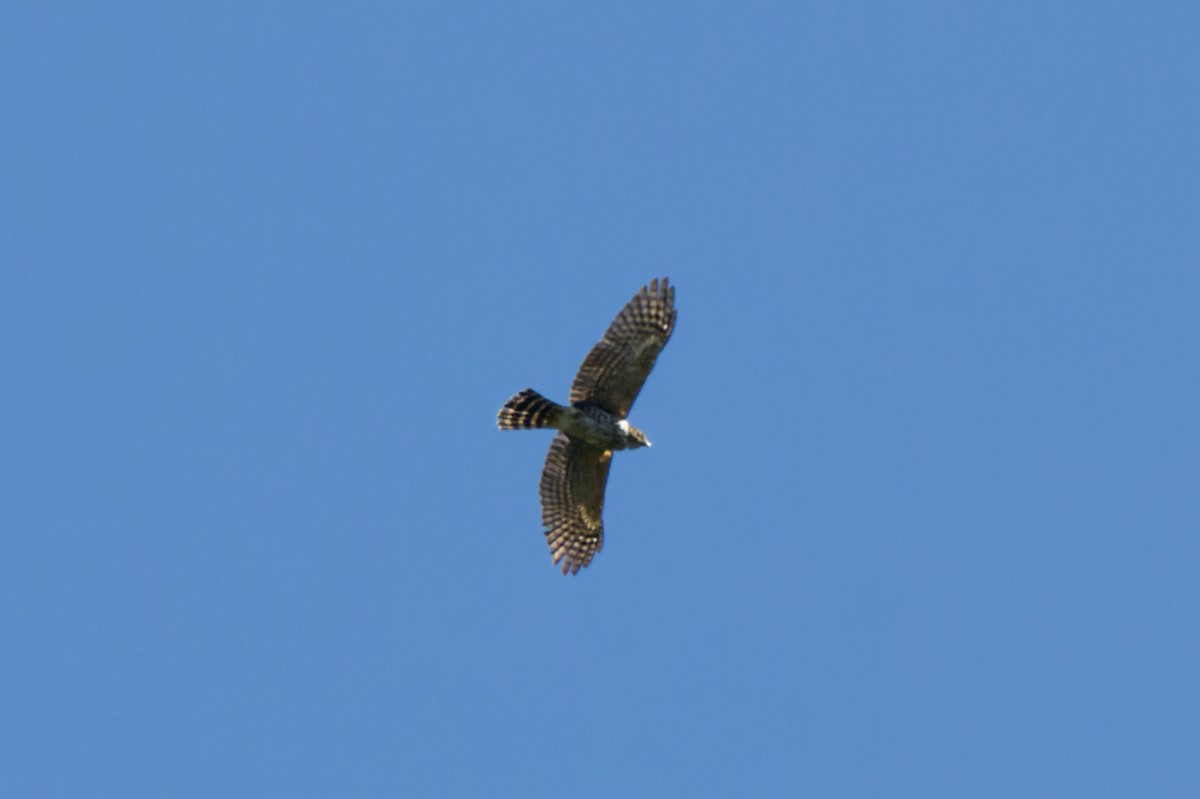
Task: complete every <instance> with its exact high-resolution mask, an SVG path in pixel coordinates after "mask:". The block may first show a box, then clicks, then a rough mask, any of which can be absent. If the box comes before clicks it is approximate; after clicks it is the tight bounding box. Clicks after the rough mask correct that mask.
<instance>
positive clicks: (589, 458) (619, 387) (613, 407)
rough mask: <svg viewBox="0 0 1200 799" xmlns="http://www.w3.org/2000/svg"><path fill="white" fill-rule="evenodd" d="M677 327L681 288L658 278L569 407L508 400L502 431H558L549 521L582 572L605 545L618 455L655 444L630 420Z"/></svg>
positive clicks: (529, 392) (587, 369)
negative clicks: (607, 500) (607, 488)
mask: <svg viewBox="0 0 1200 799" xmlns="http://www.w3.org/2000/svg"><path fill="white" fill-rule="evenodd" d="M674 329H675V287H674V286H670V285H668V284H667V279H666V278H665V277H664V278H663V279H662V280H658V279H657V278H655V279H654V280H651V281H650V283H649V285H646V286H642V289H641V291H639V292H638V293H637V294H635V295H633V299H632V300H630V301H629V303H628V304H627V305H626V306H625V307H624V308H622V309H621V312H620V313H619V314H617V318H616V319H614V320H613V323H612V324H611V325H609V327H608V331H607V332H606V333H605V334H604V338H602V339H601V340H600V343H599V344H597V345H596V346H594V347H592V351H591V352H589V353H588V356H587V357H586V358H584V360H583V365H582V366H580V367H579V373H578V374H576V375H575V382H574V383H572V384H571V396H570V400H569V401H568V404H567V405H559V404H558V403H556V402H552V401H551V400H548V399H546V398H545V397H543V396H542V395H541V394H539V393H537V392H536V391H534V390H533V389H531V388H527V389H525V390H524V391H522V392H521V393H520V394H517V395H516V396H515V397H513V398H512V399H510V400H509V401H508V402H506V403H504V407H502V408H501V409H500V413H499V414H498V415H497V419H496V421H497V424H499V426H500V429H501V430H527V429H530V428H538V427H552V428H554V429H555V430H557V431H558V434H557V435H555V436H554V440H553V441H552V442H550V451H549V452H548V453H547V454H546V466H545V468H544V469H543V470H542V482H541V494H542V524H544V525H545V527H546V540H547V542H548V543H549V544H550V553H551V555H552V556H553V557H554V562H555V563H558V562H559V561H562V571H563V574H566V573H567V572H568V571H569V572H570V573H571V574H575V573H576V572H578V571H579V570H580V569H581V568H583V567H584V566H587V565H588V564H589V563H591V562H592V558H593V557H595V555H596V553H597V552H599V551H600V547H601V546H603V544H604V522H603V520H602V519H601V518H600V516H601V512H602V511H603V510H604V485H605V483H606V482H607V481H608V466H609V462H610V461H611V460H612V454H613V451H614V450H618V449H636V448H637V447H648V446H650V442H649V441H647V440H646V436H645V435H644V434H643V433H642V431H641V430H638V429H637V428H636V427H634V426H633V425H631V424H630V423H629V422H627V421H625V417H626V416H628V415H629V409H630V408H631V407H632V406H633V401H634V400H635V399H636V398H637V395H638V392H639V391H641V389H642V384H643V383H645V382H646V378H647V377H648V376H649V375H650V370H651V369H653V368H654V361H655V360H656V359H657V358H658V354H659V353H660V352H662V348H663V347H664V346H666V344H667V339H669V338H670V337H671V331H672V330H674Z"/></svg>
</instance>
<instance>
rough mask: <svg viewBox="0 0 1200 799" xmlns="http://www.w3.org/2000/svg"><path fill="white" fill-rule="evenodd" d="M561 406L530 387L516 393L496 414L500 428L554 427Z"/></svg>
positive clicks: (560, 411)
mask: <svg viewBox="0 0 1200 799" xmlns="http://www.w3.org/2000/svg"><path fill="white" fill-rule="evenodd" d="M560 413H562V407H561V406H559V405H557V404H556V403H554V402H551V401H550V400H548V399H546V398H545V397H543V396H542V395H541V394H539V393H537V392H536V391H534V390H533V389H532V388H527V389H525V390H524V391H522V392H521V393H520V394H518V395H516V396H515V397H513V398H512V399H510V400H509V401H508V402H506V403H504V407H503V408H501V409H500V413H499V414H497V415H496V423H497V424H498V425H499V426H500V429H501V430H528V429H530V428H533V427H554V423H555V422H556V421H558V416H559V414H560Z"/></svg>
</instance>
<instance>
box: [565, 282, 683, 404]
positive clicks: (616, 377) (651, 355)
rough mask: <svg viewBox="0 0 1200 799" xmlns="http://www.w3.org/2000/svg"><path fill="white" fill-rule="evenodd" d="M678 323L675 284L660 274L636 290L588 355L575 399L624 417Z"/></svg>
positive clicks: (575, 387) (573, 390)
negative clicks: (676, 319) (660, 276)
mask: <svg viewBox="0 0 1200 799" xmlns="http://www.w3.org/2000/svg"><path fill="white" fill-rule="evenodd" d="M674 329H675V287H674V286H670V285H668V284H667V279H666V278H665V277H664V278H663V279H662V281H661V282H659V280H658V278H655V279H654V280H651V281H650V285H648V286H642V290H641V291H639V292H638V293H637V294H635V295H633V299H632V300H630V301H629V302H628V303H627V304H626V305H625V307H624V308H622V309H621V312H620V313H619V314H617V318H616V319H614V320H613V322H612V324H611V325H609V327H608V330H607V331H606V332H605V334H604V338H603V339H601V340H600V343H598V344H597V345H596V346H595V347H592V351H591V352H589V353H588V356H587V357H586V358H584V360H583V365H582V366H580V367H579V373H578V374H577V375H575V382H574V383H573V384H572V385H571V400H570V401H571V402H587V403H591V404H593V405H599V406H600V407H601V408H603V409H604V410H606V411H608V412H609V413H613V414H616V416H617V418H620V419H624V418H625V417H626V416H628V415H629V409H630V408H631V407H632V406H633V401H634V400H635V399H637V395H638V392H639V391H641V390H642V384H643V383H645V382H646V378H647V377H649V376H650V370H651V369H653V368H654V362H655V360H657V359H658V354H659V353H660V352H662V348H663V347H665V346H666V345H667V339H669V338H671V332H672V331H673V330H674Z"/></svg>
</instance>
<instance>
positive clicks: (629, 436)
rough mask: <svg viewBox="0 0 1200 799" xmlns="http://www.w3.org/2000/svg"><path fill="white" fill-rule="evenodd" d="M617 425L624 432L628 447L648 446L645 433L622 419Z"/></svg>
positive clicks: (648, 442) (648, 441)
mask: <svg viewBox="0 0 1200 799" xmlns="http://www.w3.org/2000/svg"><path fill="white" fill-rule="evenodd" d="M617 427H620V428H621V431H622V432H624V433H625V440H626V441H627V442H628V444H627V446H628V448H629V449H637V448H638V447H648V446H650V439H648V438H646V434H645V433H643V432H642V431H641V430H638V429H637V428H636V427H634V426H633V425H631V424H630V423H629V422H627V421H625V420H624V419H622V420H621V421H619V422H617Z"/></svg>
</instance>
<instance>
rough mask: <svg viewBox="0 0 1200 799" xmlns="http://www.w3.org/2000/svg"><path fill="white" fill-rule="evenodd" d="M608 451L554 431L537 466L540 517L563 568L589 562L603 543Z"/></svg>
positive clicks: (576, 566)
mask: <svg viewBox="0 0 1200 799" xmlns="http://www.w3.org/2000/svg"><path fill="white" fill-rule="evenodd" d="M611 460H612V453H611V452H609V451H608V450H603V449H600V448H599V447H593V446H592V445H591V444H587V443H585V442H583V441H580V440H579V439H575V438H571V437H569V436H568V435H567V434H565V433H559V434H558V435H556V436H555V437H554V440H553V441H552V442H550V451H549V452H548V453H546V467H545V468H544V469H543V470H542V484H541V493H542V523H543V524H544V525H545V526H546V541H547V543H549V544H550V553H551V554H552V555H553V556H554V562H555V563H558V562H559V561H560V560H561V561H562V570H563V574H566V573H567V572H568V571H570V572H571V574H574V573H575V572H577V571H579V570H580V569H581V568H583V567H584V566H586V565H588V564H589V563H591V562H592V557H594V556H595V554H596V553H597V552H599V551H600V547H601V546H603V545H604V522H603V521H602V520H601V518H600V514H601V512H602V511H603V510H604V486H605V484H606V483H607V482H608V465H609V462H610V461H611Z"/></svg>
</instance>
